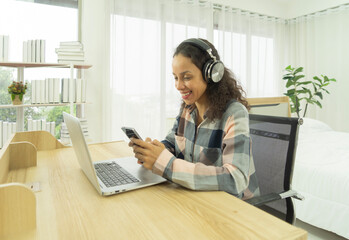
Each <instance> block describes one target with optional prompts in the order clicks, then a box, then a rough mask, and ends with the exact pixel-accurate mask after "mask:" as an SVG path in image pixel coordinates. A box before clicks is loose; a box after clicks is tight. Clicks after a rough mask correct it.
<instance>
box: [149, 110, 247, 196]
mask: <svg viewBox="0 0 349 240" xmlns="http://www.w3.org/2000/svg"><path fill="white" fill-rule="evenodd" d="M248 121H249V119H248V113H247V111H246V110H244V109H241V110H239V111H238V112H236V113H234V115H232V116H230V117H229V118H228V119H227V121H226V124H225V127H224V136H223V143H222V163H223V164H222V166H208V165H205V164H203V163H200V162H199V163H191V162H188V161H185V160H183V159H179V158H176V157H175V156H174V155H173V153H172V152H171V151H169V150H167V149H165V150H163V152H162V153H161V154H160V156H159V157H158V159H157V160H156V162H155V164H154V166H153V172H154V173H156V174H158V175H161V176H163V177H164V178H166V179H168V180H170V181H172V182H175V183H177V184H180V185H182V186H184V187H187V188H189V189H193V190H222V191H226V192H229V193H231V194H233V195H236V196H238V197H242V195H243V191H244V190H245V189H246V188H247V187H248V182H249V171H250V163H251V161H252V158H251V156H250V146H251V143H250V137H249V124H248Z"/></svg>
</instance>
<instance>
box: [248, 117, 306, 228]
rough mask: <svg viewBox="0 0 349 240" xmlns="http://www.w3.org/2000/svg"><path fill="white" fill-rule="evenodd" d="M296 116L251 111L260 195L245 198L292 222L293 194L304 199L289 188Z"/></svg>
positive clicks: (296, 129)
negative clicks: (271, 114)
mask: <svg viewBox="0 0 349 240" xmlns="http://www.w3.org/2000/svg"><path fill="white" fill-rule="evenodd" d="M301 123H302V120H301V119H300V120H299V119H298V118H289V117H276V116H266V115H255V114H250V135H251V138H252V154H253V159H254V163H255V168H256V174H257V179H258V183H259V188H260V194H261V195H260V196H256V197H254V198H251V199H248V200H246V202H248V203H250V204H252V205H254V206H256V207H260V208H261V209H263V210H265V211H267V212H269V213H272V214H273V215H275V216H278V217H280V218H282V219H284V220H285V221H286V222H288V223H291V224H293V223H294V221H295V213H294V205H293V202H292V197H294V198H297V199H301V200H302V199H303V197H302V196H300V195H299V194H298V193H297V192H296V191H294V190H292V189H291V181H292V173H293V166H294V159H295V153H296V146H297V135H298V125H300V124H301Z"/></svg>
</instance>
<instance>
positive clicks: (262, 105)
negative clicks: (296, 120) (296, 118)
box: [247, 96, 291, 117]
mask: <svg viewBox="0 0 349 240" xmlns="http://www.w3.org/2000/svg"><path fill="white" fill-rule="evenodd" d="M247 101H248V104H249V105H250V107H251V109H250V114H261V115H269V116H280V117H291V106H290V99H289V97H287V96H282V97H260V98H247Z"/></svg>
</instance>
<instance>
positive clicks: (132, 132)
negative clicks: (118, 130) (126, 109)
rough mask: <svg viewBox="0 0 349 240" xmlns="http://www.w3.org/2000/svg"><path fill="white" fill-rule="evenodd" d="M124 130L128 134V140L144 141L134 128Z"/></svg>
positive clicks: (124, 128) (123, 128)
mask: <svg viewBox="0 0 349 240" xmlns="http://www.w3.org/2000/svg"><path fill="white" fill-rule="evenodd" d="M122 130H123V131H124V132H125V133H126V135H127V137H128V138H130V139H131V138H138V139H142V138H141V137H140V136H139V134H138V133H137V132H136V130H135V129H134V128H127V127H122Z"/></svg>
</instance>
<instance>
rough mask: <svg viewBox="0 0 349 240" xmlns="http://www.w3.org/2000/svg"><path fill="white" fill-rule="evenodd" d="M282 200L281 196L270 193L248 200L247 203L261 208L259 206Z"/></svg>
mask: <svg viewBox="0 0 349 240" xmlns="http://www.w3.org/2000/svg"><path fill="white" fill-rule="evenodd" d="M280 199H281V196H280V194H278V193H269V194H265V195H262V196H258V197H254V198H250V199H247V200H246V201H245V202H247V203H249V204H251V205H253V206H255V207H259V206H262V205H264V204H266V203H268V202H273V201H276V200H280Z"/></svg>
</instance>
